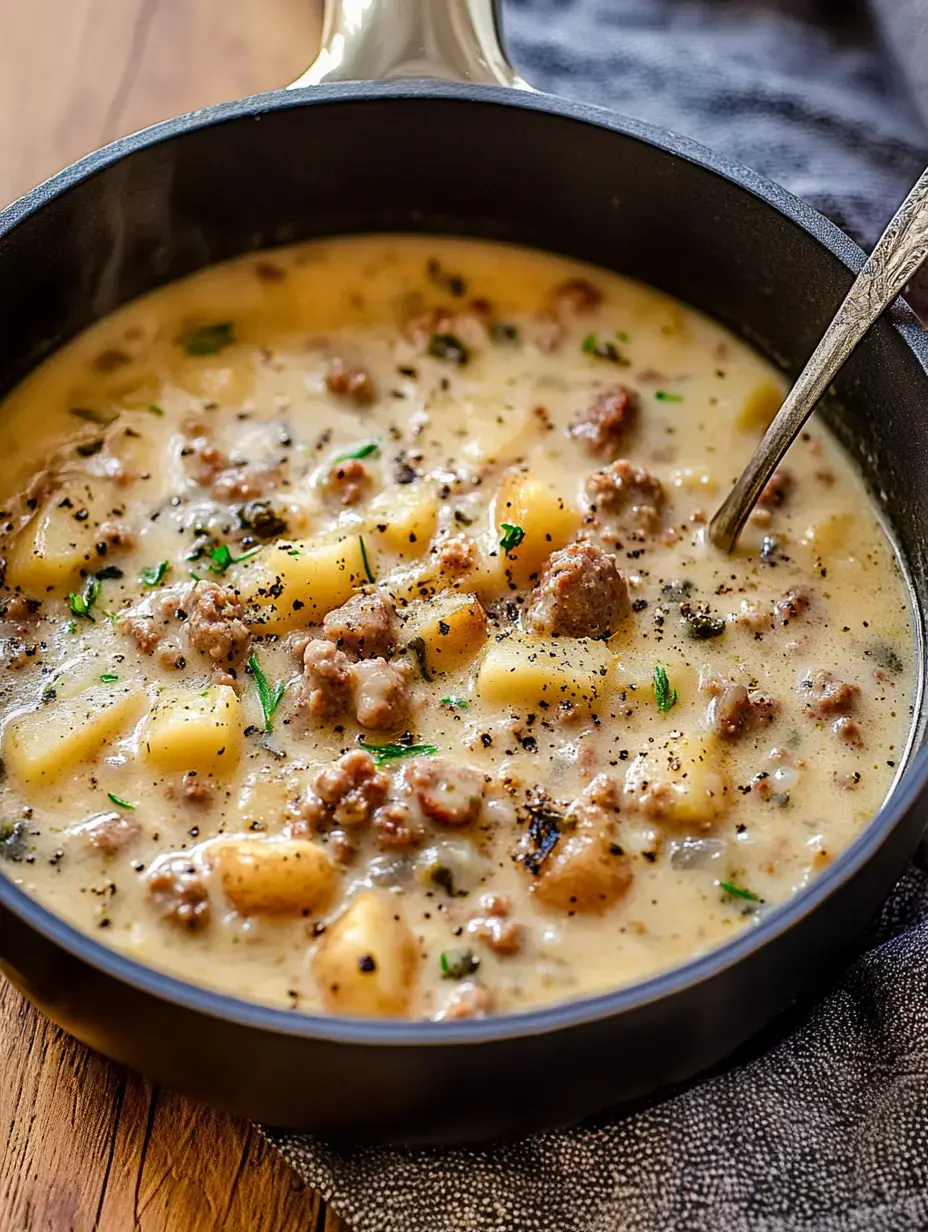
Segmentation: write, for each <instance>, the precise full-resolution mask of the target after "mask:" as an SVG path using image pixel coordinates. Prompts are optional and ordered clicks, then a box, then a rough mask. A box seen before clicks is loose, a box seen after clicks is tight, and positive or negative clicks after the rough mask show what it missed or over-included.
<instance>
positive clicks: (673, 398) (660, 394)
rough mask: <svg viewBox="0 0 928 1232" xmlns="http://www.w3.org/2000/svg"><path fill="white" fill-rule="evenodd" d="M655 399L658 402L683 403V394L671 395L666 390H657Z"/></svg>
mask: <svg viewBox="0 0 928 1232" xmlns="http://www.w3.org/2000/svg"><path fill="white" fill-rule="evenodd" d="M654 397H655V398H656V399H657V400H658V402H682V401H683V395H682V394H671V393H668V392H667V390H666V389H658V390H655V393H654Z"/></svg>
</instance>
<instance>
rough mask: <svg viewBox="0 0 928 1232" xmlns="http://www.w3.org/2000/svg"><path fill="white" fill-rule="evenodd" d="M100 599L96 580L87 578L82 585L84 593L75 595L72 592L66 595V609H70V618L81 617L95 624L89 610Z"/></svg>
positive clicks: (98, 585)
mask: <svg viewBox="0 0 928 1232" xmlns="http://www.w3.org/2000/svg"><path fill="white" fill-rule="evenodd" d="M99 597H100V582H99V579H98V578H95V577H89V578H88V579H87V581H86V583H85V585H84V593H83V594H81V595H76V594H74V592H73V591H72V592H71V594H69V595H68V607H69V608H70V609H71V615H72V616H82V617H83V618H84V620H89V621H91V623H96V618H95V617H94V616H92V615H91V611H90V609H91V608H92V607H93V605H94V604H95V603H96V601H97V599H99Z"/></svg>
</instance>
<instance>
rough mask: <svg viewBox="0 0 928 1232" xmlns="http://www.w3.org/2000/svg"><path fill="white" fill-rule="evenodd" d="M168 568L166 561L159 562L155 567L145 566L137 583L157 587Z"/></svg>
mask: <svg viewBox="0 0 928 1232" xmlns="http://www.w3.org/2000/svg"><path fill="white" fill-rule="evenodd" d="M169 568H170V565H169V564H168V562H167V561H166V560H159V561H158V563H157V565H146V566H145V568H144V569H143V570H142V572H141V573H140V574H139V581H140V582H143V583H144V584H145V585H146V586H157V585H158V583H159V582H160V581H161V579H162V578H163V577H164V575H165V574H166V573H167V571H168V569H169Z"/></svg>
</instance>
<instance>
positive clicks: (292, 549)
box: [287, 548, 300, 556]
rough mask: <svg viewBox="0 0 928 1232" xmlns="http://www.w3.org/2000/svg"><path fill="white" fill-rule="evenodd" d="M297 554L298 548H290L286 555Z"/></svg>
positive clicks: (298, 552)
mask: <svg viewBox="0 0 928 1232" xmlns="http://www.w3.org/2000/svg"><path fill="white" fill-rule="evenodd" d="M299 554H300V549H299V548H290V550H289V551H288V552H287V555H288V556H299Z"/></svg>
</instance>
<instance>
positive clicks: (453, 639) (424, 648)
mask: <svg viewBox="0 0 928 1232" xmlns="http://www.w3.org/2000/svg"><path fill="white" fill-rule="evenodd" d="M486 636H487V617H486V612H484V610H483V607H482V605H481V603H480V600H479V599H478V598H477V596H476V595H468V594H461V593H459V592H458V591H454V590H448V591H445V592H444V593H443V594H440V595H436V596H435V598H434V599H427V600H422V601H420V602H417V603H411V604H410V605H409V607H408V608H407V609H406V627H405V630H404V633H403V642H404V644H405V645H407V646H409V645H410V643H412V642H414V641H415V640H416V639H421V644H420V646H419V652H420V653H421V654H423V655H424V656H425V664H426V667H427V669H428V671H429V672H454V671H457V669H458V668H460V667H463V666H464V664H465V663H469V662H470V661H471V659H473V657H474V655H476V653H477V651H478V650H479V649H480V648H481V646H483V644H484V642H485V641H486Z"/></svg>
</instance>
